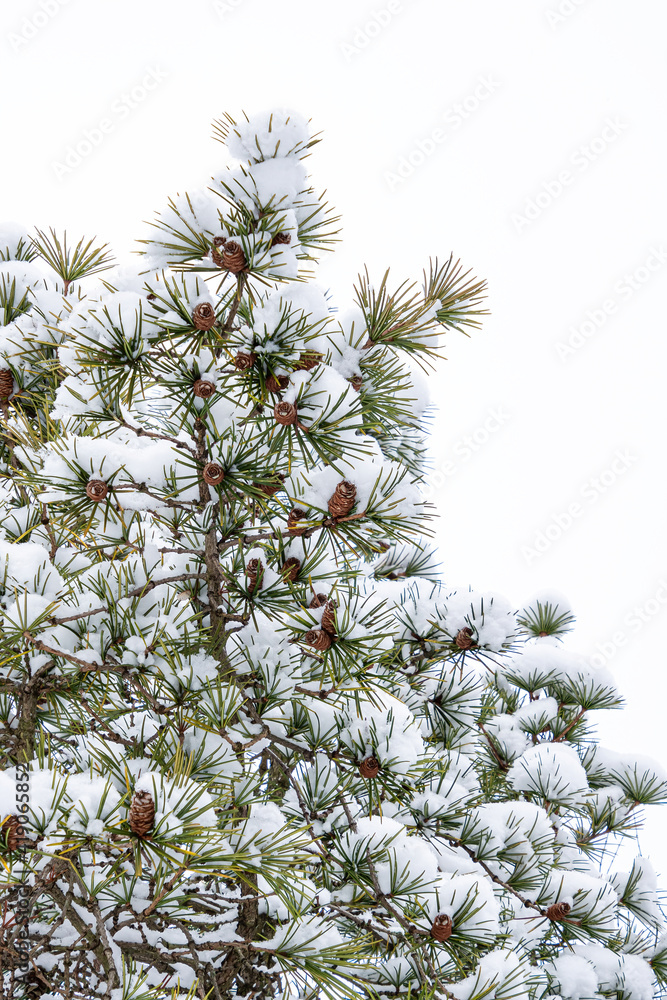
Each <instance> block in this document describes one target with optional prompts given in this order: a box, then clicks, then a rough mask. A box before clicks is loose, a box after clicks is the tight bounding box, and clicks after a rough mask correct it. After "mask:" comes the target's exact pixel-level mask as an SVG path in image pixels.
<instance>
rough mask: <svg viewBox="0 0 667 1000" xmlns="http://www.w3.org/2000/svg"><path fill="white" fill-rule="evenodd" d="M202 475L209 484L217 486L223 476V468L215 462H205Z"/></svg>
mask: <svg viewBox="0 0 667 1000" xmlns="http://www.w3.org/2000/svg"><path fill="white" fill-rule="evenodd" d="M202 475H203V477H204V482H205V483H208V485H209V486H218V484H219V483H221V482H222V480H223V479H224V478H225V470H224V469H223V467H222V466H221V465H219V464H218V463H217V462H207V463H206V465H205V466H204V471H203V473H202Z"/></svg>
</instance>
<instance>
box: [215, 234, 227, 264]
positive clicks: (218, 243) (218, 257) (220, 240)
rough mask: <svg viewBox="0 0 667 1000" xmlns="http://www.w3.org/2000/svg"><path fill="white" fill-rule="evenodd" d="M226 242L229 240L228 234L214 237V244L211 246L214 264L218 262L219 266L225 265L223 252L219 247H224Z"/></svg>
mask: <svg viewBox="0 0 667 1000" xmlns="http://www.w3.org/2000/svg"><path fill="white" fill-rule="evenodd" d="M226 242H227V237H226V236H214V237H213V246H212V247H211V260H212V261H213V263H214V264H217V266H218V267H222V266H223V264H222V254H221V253H220V251H219V250H218V247H224V245H225V243H226Z"/></svg>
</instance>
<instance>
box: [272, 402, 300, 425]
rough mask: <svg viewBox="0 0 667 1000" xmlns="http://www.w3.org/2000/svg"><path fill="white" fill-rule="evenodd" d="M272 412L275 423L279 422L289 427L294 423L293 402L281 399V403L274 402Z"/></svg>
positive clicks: (294, 411) (294, 409) (294, 408)
mask: <svg viewBox="0 0 667 1000" xmlns="http://www.w3.org/2000/svg"><path fill="white" fill-rule="evenodd" d="M273 412H274V415H275V418H276V423H278V424H281V425H282V426H283V427H289V426H290V425H291V424H295V423H296V406H295V405H294V403H286V402H285V401H284V400H283V402H282V403H276V405H275V407H274V410H273Z"/></svg>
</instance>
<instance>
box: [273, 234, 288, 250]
mask: <svg viewBox="0 0 667 1000" xmlns="http://www.w3.org/2000/svg"><path fill="white" fill-rule="evenodd" d="M291 242H292V235H291V233H276V235H275V236H274V237H273V239H272V240H271V246H272V247H275V246H280V245H281V244H285V245H286V246H288V245H289V244H290V243H291Z"/></svg>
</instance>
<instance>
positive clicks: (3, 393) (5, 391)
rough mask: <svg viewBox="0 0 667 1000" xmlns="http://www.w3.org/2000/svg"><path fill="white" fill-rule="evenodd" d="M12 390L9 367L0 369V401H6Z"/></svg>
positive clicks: (12, 383)
mask: <svg viewBox="0 0 667 1000" xmlns="http://www.w3.org/2000/svg"><path fill="white" fill-rule="evenodd" d="M13 391H14V376H13V375H12V373H11V372H10V370H9V368H2V369H0V403H6V402H8V400H9V397H10V396H11V394H12V393H13Z"/></svg>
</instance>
